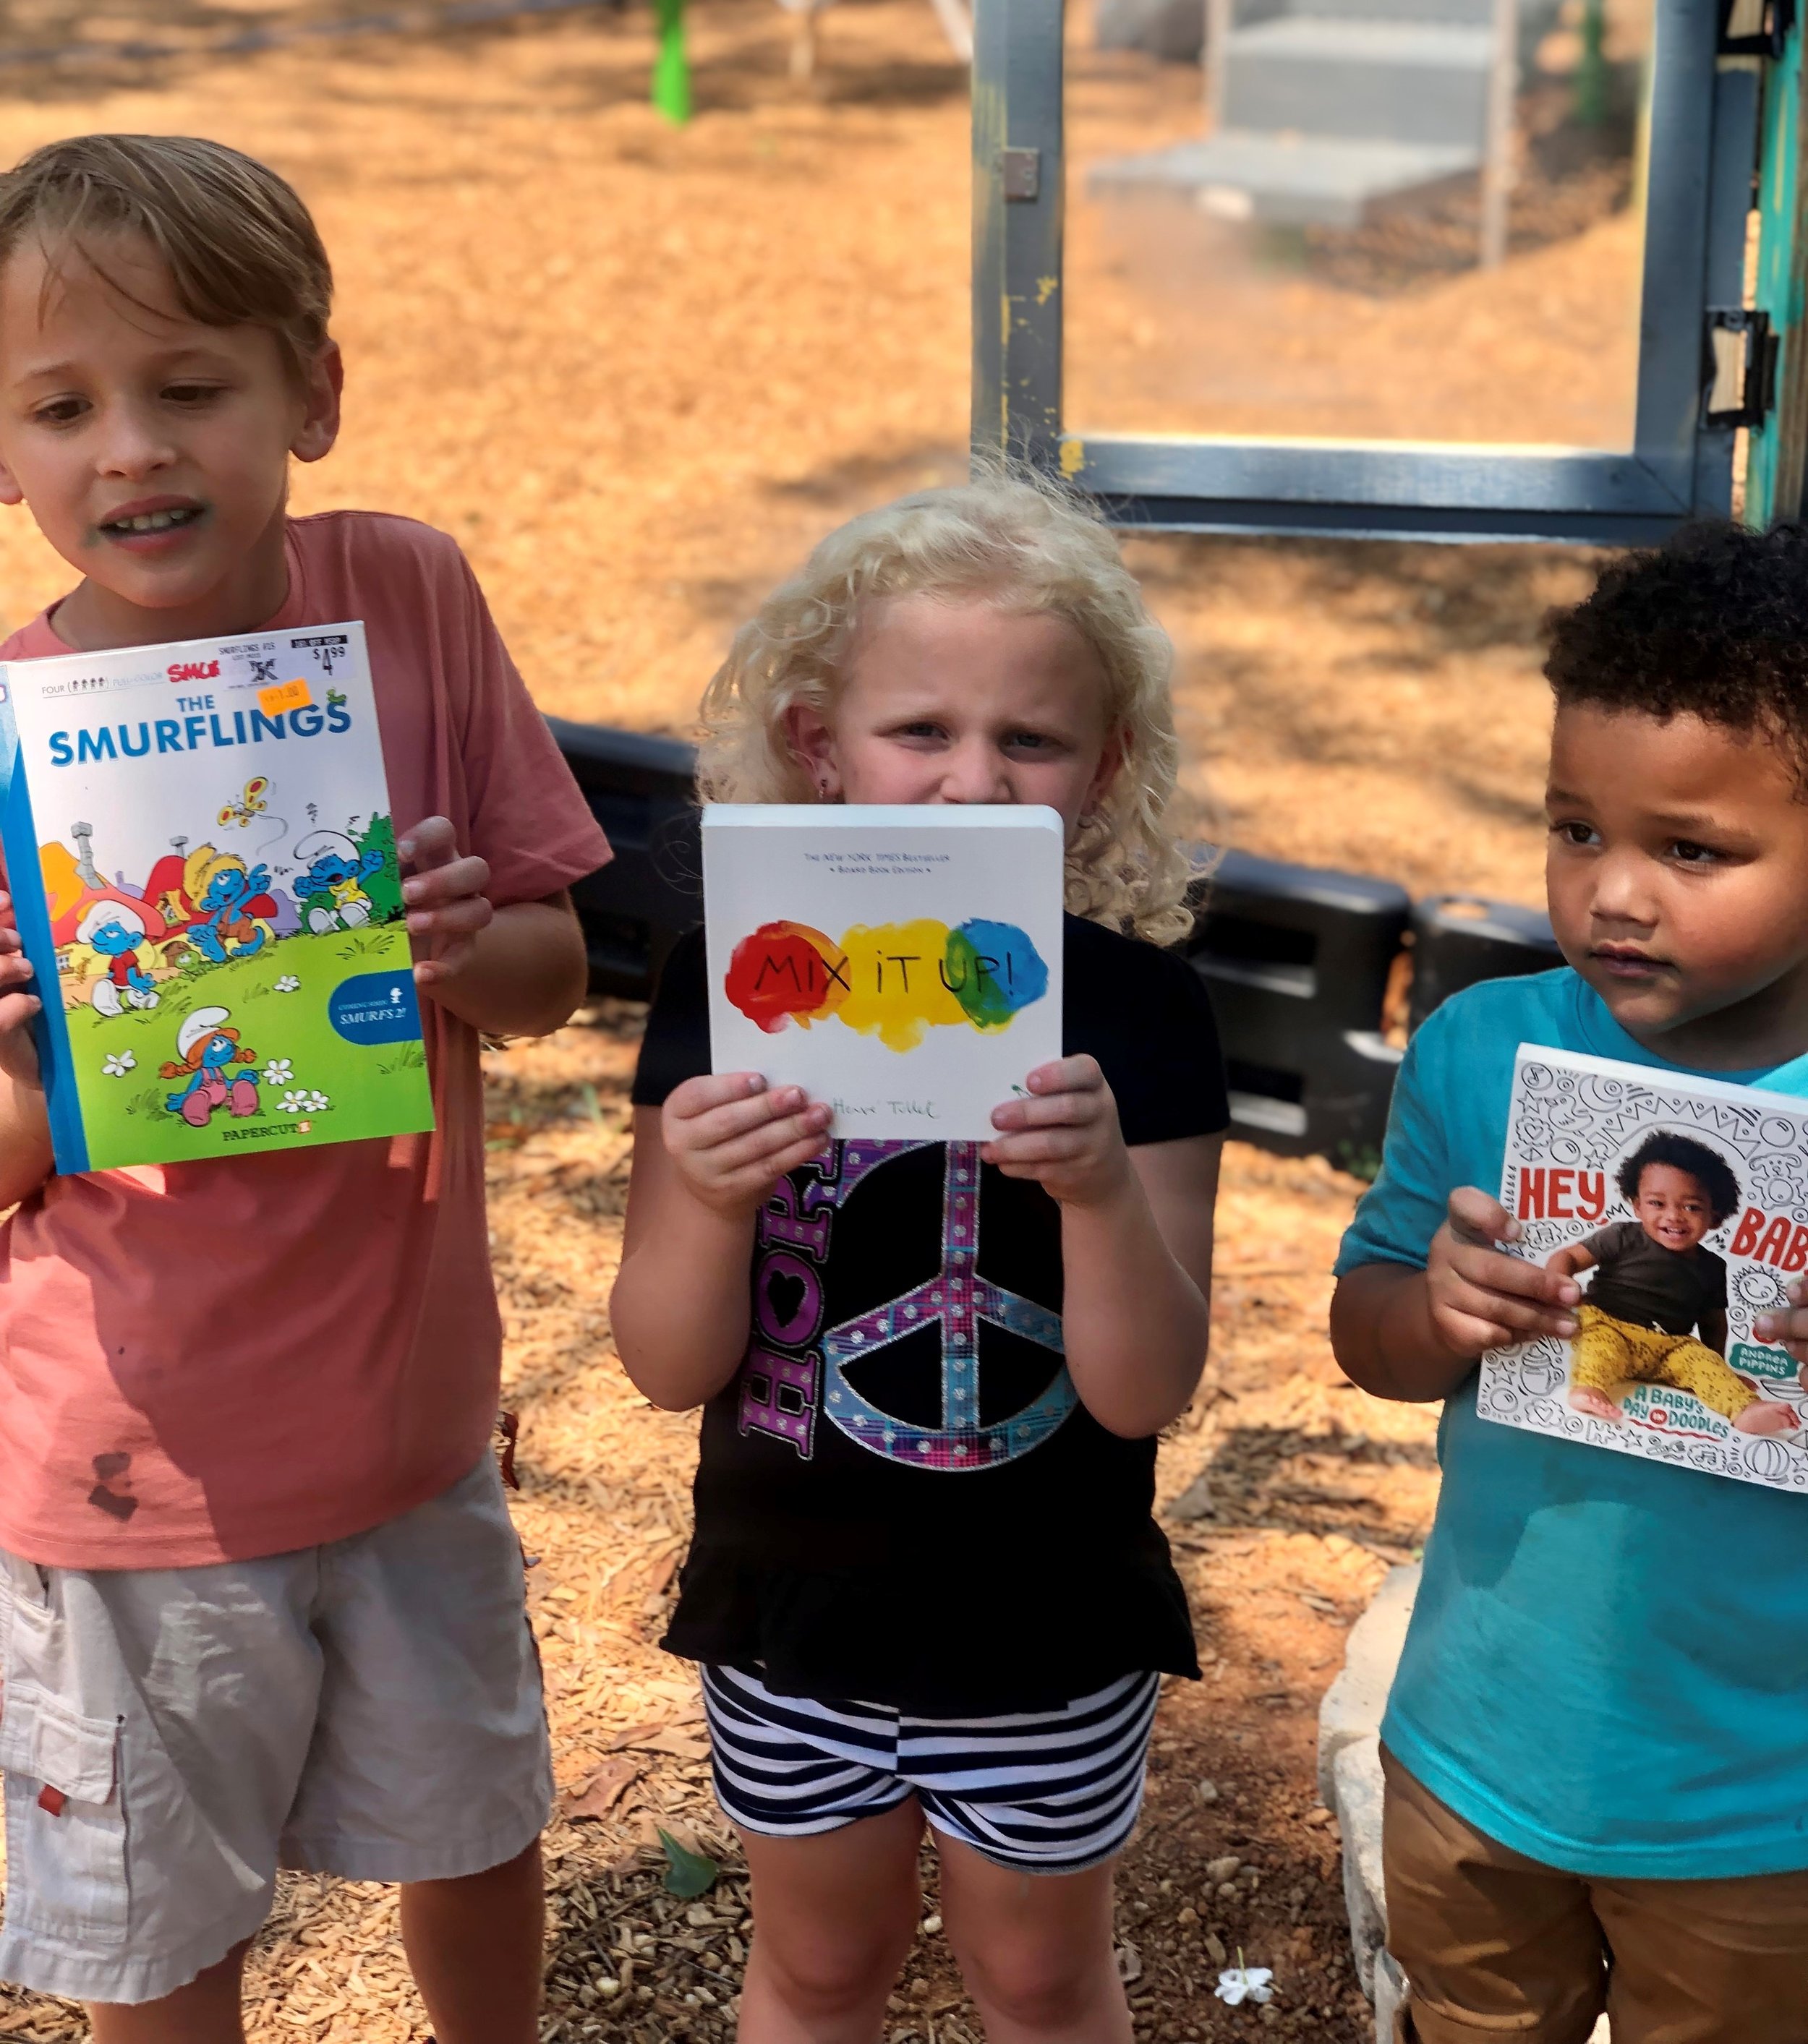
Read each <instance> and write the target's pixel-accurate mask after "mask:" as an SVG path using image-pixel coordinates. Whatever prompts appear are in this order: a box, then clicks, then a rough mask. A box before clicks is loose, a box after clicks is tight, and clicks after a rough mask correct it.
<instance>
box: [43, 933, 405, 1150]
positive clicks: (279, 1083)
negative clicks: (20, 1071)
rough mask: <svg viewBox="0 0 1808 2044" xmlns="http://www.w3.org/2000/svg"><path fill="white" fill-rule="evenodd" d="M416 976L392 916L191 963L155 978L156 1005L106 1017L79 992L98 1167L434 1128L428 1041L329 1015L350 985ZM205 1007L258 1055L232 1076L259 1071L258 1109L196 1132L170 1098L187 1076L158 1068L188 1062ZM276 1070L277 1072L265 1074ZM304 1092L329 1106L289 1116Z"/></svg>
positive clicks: (78, 1070)
mask: <svg viewBox="0 0 1808 2044" xmlns="http://www.w3.org/2000/svg"><path fill="white" fill-rule="evenodd" d="M411 970H412V962H411V959H410V952H409V947H408V933H407V932H406V929H405V928H403V927H402V924H400V923H399V922H396V923H392V924H387V925H383V926H380V927H378V928H365V929H362V930H357V931H333V932H329V933H328V934H326V935H325V936H313V935H308V934H298V935H296V936H290V937H284V938H282V939H279V940H278V941H277V942H275V943H270V944H267V945H265V947H264V949H263V950H262V951H259V952H257V953H256V955H254V956H252V957H250V958H244V959H228V960H227V961H226V962H225V964H223V965H203V964H200V963H198V962H190V965H189V966H187V967H185V969H184V970H183V971H181V972H179V973H178V974H176V975H175V977H173V978H169V979H163V980H160V981H159V982H157V993H158V1003H157V1005H156V1007H155V1008H152V1009H133V1008H129V1009H126V1010H125V1012H124V1013H123V1014H121V1015H117V1016H104V1015H102V1014H100V1013H99V1012H98V1011H97V1010H96V1009H94V1008H93V1007H92V1006H90V1005H89V1004H88V1002H87V1001H86V1000H83V1001H82V1002H81V1003H80V1004H79V1005H78V1006H76V1007H75V1008H72V1009H70V1010H69V1011H68V1012H67V1017H66V1020H67V1023H68V1027H69V1047H70V1051H71V1060H72V1062H73V1064H74V1066H75V1075H76V1090H77V1092H78V1093H79V1095H80V1097H81V1101H82V1116H83V1122H84V1123H85V1124H86V1126H87V1135H88V1161H89V1164H90V1168H92V1169H94V1170H104V1169H105V1168H106V1166H109V1165H110V1164H174V1163H183V1162H190V1161H192V1160H194V1159H195V1158H203V1157H244V1156H254V1155H257V1154H258V1153H259V1152H260V1151H271V1150H294V1149H306V1148H310V1147H313V1146H314V1145H315V1144H317V1143H340V1142H344V1141H346V1140H348V1139H352V1138H356V1137H360V1136H371V1135H396V1134H399V1133H401V1132H403V1131H407V1130H411V1129H422V1128H431V1127H432V1125H433V1105H432V1097H431V1093H430V1090H429V1085H428V1078H427V1068H426V1058H425V1055H424V1054H423V1052H422V1051H421V1046H420V1045H419V1044H418V1043H348V1042H347V1040H346V1039H344V1037H343V1036H341V1035H340V1034H339V1032H337V1030H336V1029H335V1028H333V1024H332V1022H331V1021H330V1020H329V1003H330V1001H331V998H332V995H333V989H335V988H336V987H337V986H338V985H340V982H342V981H344V980H347V979H350V978H353V977H354V976H355V975H357V974H364V973H382V972H393V973H394V974H396V975H397V978H398V984H400V983H401V982H402V978H403V976H405V975H406V974H409V973H410V971H411ZM290 979H293V980H294V981H295V982H297V984H296V985H294V987H293V988H292V989H290V988H288V987H287V986H279V984H278V982H286V981H287V980H290ZM200 1008H225V1009H229V1010H230V1011H231V1012H230V1013H229V1015H228V1016H227V1019H226V1021H225V1024H224V1026H225V1028H230V1029H236V1030H237V1032H238V1035H239V1042H240V1046H241V1047H244V1048H247V1049H250V1050H252V1051H256V1053H257V1057H256V1063H255V1064H252V1065H235V1066H233V1067H232V1068H231V1074H229V1075H233V1076H236V1075H237V1074H240V1073H245V1074H248V1073H251V1072H253V1071H255V1072H256V1073H257V1074H259V1075H260V1082H259V1085H258V1094H259V1105H258V1112H256V1114H255V1115H251V1116H245V1117H244V1118H243V1119H235V1118H234V1117H233V1116H231V1115H230V1114H229V1113H228V1112H226V1110H225V1108H217V1109H216V1110H215V1111H214V1113H213V1119H212V1120H211V1121H210V1123H209V1124H208V1125H207V1127H206V1128H190V1125H189V1124H187V1122H186V1121H184V1120H183V1119H182V1117H181V1116H179V1115H177V1114H172V1113H171V1112H169V1111H168V1109H167V1107H166V1106H165V1105H164V1102H165V1101H167V1099H168V1097H169V1096H170V1095H171V1093H180V1092H181V1091H182V1090H183V1087H184V1086H185V1085H187V1078H186V1077H184V1078H174V1079H166V1078H162V1077H160V1074H159V1070H158V1068H159V1067H160V1066H162V1065H163V1064H165V1063H170V1064H174V1063H176V1062H179V1059H178V1058H177V1054H176V1033H177V1032H178V1030H179V1028H181V1026H182V1024H183V1022H184V1021H185V1020H187V1017H188V1016H190V1014H192V1013H193V1012H194V1011H195V1010H196V1009H200ZM128 1056H129V1058H130V1061H131V1062H130V1063H129V1065H128V1064H125V1059H126V1058H127V1057H128ZM109 1061H111V1062H113V1066H115V1070H113V1071H111V1072H110V1071H109V1070H107V1065H108V1062H109ZM272 1065H275V1066H277V1068H278V1073H279V1076H278V1078H276V1079H275V1080H271V1079H267V1078H264V1077H263V1076H262V1075H263V1074H264V1073H265V1071H266V1070H267V1069H268V1068H269V1067H270V1066H272ZM121 1066H123V1069H120V1067H121ZM284 1066H287V1071H286V1072H285V1071H284V1070H283V1067H284ZM301 1093H307V1094H310V1095H312V1094H315V1093H324V1094H325V1096H326V1098H327V1100H328V1101H329V1103H330V1105H328V1106H327V1107H325V1108H315V1107H314V1106H312V1105H303V1106H301V1107H299V1108H293V1109H292V1110H285V1108H283V1105H282V1103H283V1101H284V1099H285V1097H288V1098H290V1099H291V1100H293V1099H294V1097H296V1096H298V1095H299V1094H301Z"/></svg>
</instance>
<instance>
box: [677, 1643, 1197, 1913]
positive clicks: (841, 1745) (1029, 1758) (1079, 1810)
mask: <svg viewBox="0 0 1808 2044" xmlns="http://www.w3.org/2000/svg"><path fill="white" fill-rule="evenodd" d="M1160 1688H1161V1677H1160V1676H1159V1675H1153V1674H1151V1675H1125V1676H1122V1677H1120V1678H1119V1679H1118V1680H1117V1681H1115V1682H1113V1683H1111V1684H1110V1685H1108V1686H1107V1687H1106V1688H1105V1689H1100V1690H1098V1692H1096V1693H1095V1694H1094V1695H1092V1696H1082V1697H1080V1698H1079V1700H1077V1701H1075V1702H1074V1703H1071V1704H1065V1705H1064V1706H1063V1707H1062V1708H1060V1709H1058V1710H1052V1711H1028V1712H1018V1713H1015V1714H1014V1715H1010V1716H1008V1717H983V1718H923V1717H913V1716H911V1715H909V1714H908V1713H907V1712H902V1711H897V1710H894V1709H892V1708H891V1706H890V1705H889V1704H856V1703H841V1702H837V1703H818V1702H816V1701H815V1700H813V1699H811V1698H809V1697H804V1696H775V1695H774V1693H773V1692H771V1690H770V1689H767V1687H766V1685H765V1684H764V1682H762V1681H760V1678H759V1677H758V1676H757V1675H756V1674H755V1673H752V1672H751V1671H750V1670H748V1669H744V1668H721V1667H706V1668H705V1669H704V1670H703V1703H704V1708H705V1709H706V1711H707V1712H708V1714H709V1719H710V1746H711V1758H712V1761H713V1763H714V1771H715V1781H716V1797H717V1800H718V1801H719V1802H720V1803H721V1806H722V1808H723V1809H724V1810H725V1811H726V1812H727V1813H728V1815H729V1817H730V1818H731V1819H733V1821H734V1822H735V1823H737V1824H739V1825H741V1826H742V1827H744V1829H746V1830H748V1831H752V1832H754V1833H756V1835H760V1836H762V1837H765V1838H807V1837H809V1836H810V1835H812V1834H814V1833H816V1832H821V1831H839V1830H840V1829H841V1827H842V1826H843V1825H844V1824H851V1823H855V1822H856V1820H857V1819H860V1818H862V1817H874V1816H877V1815H879V1814H880V1813H881V1812H883V1811H886V1810H894V1809H896V1808H897V1807H898V1804H900V1803H902V1802H905V1801H906V1800H908V1799H909V1798H910V1796H915V1797H916V1799H917V1802H918V1803H919V1804H921V1806H922V1811H923V1814H924V1815H925V1817H927V1818H928V1819H929V1823H931V1824H932V1825H933V1827H934V1828H935V1829H936V1830H937V1831H939V1832H941V1833H943V1834H944V1835H945V1836H947V1837H948V1838H958V1839H959V1840H960V1842H961V1843H962V1844H963V1845H967V1846H971V1847H972V1848H973V1850H975V1852H977V1853H981V1854H983V1855H984V1856H985V1857H986V1858H987V1859H989V1860H991V1861H994V1863H995V1864H996V1865H999V1866H1007V1867H1010V1868H1011V1869H1014V1871H1016V1872H1017V1873H1080V1872H1082V1871H1083V1869H1086V1868H1087V1867H1091V1866H1097V1865H1100V1864H1101V1863H1102V1861H1106V1860H1108V1859H1110V1858H1111V1857H1112V1856H1113V1855H1114V1854H1116V1853H1118V1852H1121V1850H1123V1848H1124V1846H1125V1843H1126V1842H1128V1840H1129V1835H1130V1834H1131V1832H1132V1831H1134V1830H1135V1828H1136V1823H1137V1813H1138V1812H1139V1811H1140V1810H1141V1808H1142V1800H1143V1770H1144V1764H1145V1762H1146V1761H1147V1758H1148V1735H1149V1727H1150V1725H1151V1724H1152V1723H1153V1722H1154V1719H1155V1704H1156V1696H1157V1694H1158V1693H1159V1692H1160Z"/></svg>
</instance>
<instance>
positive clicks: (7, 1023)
mask: <svg viewBox="0 0 1808 2044" xmlns="http://www.w3.org/2000/svg"><path fill="white" fill-rule="evenodd" d="M31 979H32V966H31V960H30V959H28V958H27V957H26V956H25V945H24V943H22V942H21V939H20V936H19V932H18V929H17V926H16V925H15V924H14V922H13V897H12V896H11V895H10V894H7V893H0V1071H4V1072H5V1073H6V1076H7V1077H8V1078H12V1079H16V1080H17V1082H19V1084H20V1085H28V1086H41V1085H43V1084H44V1079H43V1076H42V1074H40V1071H39V1070H38V1063H37V1043H36V1042H35V1041H34V1040H33V1036H32V1021H33V1017H34V1016H36V1015H37V1012H38V1010H39V1009H40V1008H42V1007H43V1005H44V1003H43V1002H42V1001H40V1000H39V998H38V997H37V995H36V994H35V993H32V992H31V991H30V985H31Z"/></svg>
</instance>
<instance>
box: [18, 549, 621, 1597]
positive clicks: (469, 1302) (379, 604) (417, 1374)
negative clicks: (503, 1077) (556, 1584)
mask: <svg viewBox="0 0 1808 2044" xmlns="http://www.w3.org/2000/svg"><path fill="white" fill-rule="evenodd" d="M342 618H362V619H363V620H364V626H365V629H366V632H367V634H368V638H369V645H370V657H371V675H372V678H373V680H374V683H375V690H376V698H377V711H378V722H379V726H380V728H381V730H382V733H383V760H384V764H385V766H386V767H387V770H388V774H389V787H390V801H391V805H392V808H393V810H394V817H395V827H396V835H397V836H398V837H401V836H403V835H405V834H406V832H408V831H409V830H410V829H411V828H413V827H414V824H416V823H417V822H418V821H419V820H421V817H423V816H434V815H440V816H449V817H450V818H451V819H452V824H453V827H454V828H455V829H456V832H457V834H458V842H459V845H460V849H461V850H469V851H475V852H476V853H479V855H481V856H482V857H483V858H484V859H487V860H488V861H489V862H490V898H491V899H492V900H493V901H494V902H496V904H497V905H498V906H501V905H504V904H506V903H509V902H514V901H533V900H537V899H538V898H540V897H542V896H544V895H548V894H552V893H556V892H557V891H558V890H559V889H560V888H562V887H564V886H568V885H569V884H570V883H571V882H573V881H575V880H577V879H579V878H582V877H583V875H584V874H587V873H590V872H593V871H594V870H595V869H596V867H598V866H600V865H602V863H603V862H604V860H605V859H607V858H608V856H609V847H608V844H607V843H606V840H605V839H604V837H603V835H602V832H601V831H600V830H599V829H598V828H597V825H596V824H595V822H594V820H593V818H592V817H591V816H590V811H589V809H588V808H587V806H586V805H585V803H584V801H583V797H582V796H581V795H580V794H579V792H578V790H577V788H576V786H575V784H574V782H572V779H571V774H570V773H569V771H568V770H567V768H566V766H565V763H564V761H563V760H562V759H560V756H559V751H558V748H557V747H556V746H555V745H554V743H553V742H552V736H551V734H550V733H549V732H548V730H547V728H546V726H545V724H544V722H543V720H541V718H540V715H539V713H538V712H537V711H536V709H534V706H533V701H532V700H531V698H530V697H529V695H528V693H527V690H526V689H525V686H523V685H522V682H521V677H520V676H519V675H518V674H517V673H516V671H515V669H514V665H513V663H511V662H510V659H509V656H508V654H507V652H506V650H505V648H504V647H503V645H502V640H501V639H500V637H499V636H498V634H497V631H496V628H495V626H494V623H493V622H492V621H491V620H490V613H489V610H488V608H487V605H485V603H484V601H483V592H482V591H481V590H479V587H478V586H477V582H476V579H475V577H474V576H473V575H472V574H471V570H470V568H469V567H467V564H466V563H465V560H464V555H462V554H461V553H460V551H459V549H458V547H457V545H456V543H455V542H454V541H452V540H450V539H448V537H447V536H445V535H444V533H442V532H435V531H433V529H432V528H431V527H429V526H426V525H417V524H414V523H413V522H412V521H410V520H408V519H405V518H388V517H377V516H375V515H372V514H371V513H365V512H333V513H328V514H327V515H325V517H316V518H299V519H295V520H293V521H291V522H290V527H289V597H288V601H287V602H286V603H285V604H284V605H283V608H282V609H281V610H280V611H279V612H278V613H277V614H276V616H275V617H273V618H271V619H270V620H269V621H268V624H267V628H268V629H271V630H275V629H277V628H288V627H290V626H295V625H303V624H331V623H333V622H335V621H338V620H340V619H342ZM69 650H70V649H69V648H68V647H66V646H65V645H64V644H63V642H62V641H61V640H60V639H59V638H58V637H57V636H56V632H55V631H54V630H53V629H52V626H51V624H50V622H49V613H45V615H44V617H38V618H36V619H34V620H33V621H32V623H30V624H28V625H26V626H25V628H23V629H22V630H21V631H19V632H15V633H14V634H13V636H12V637H11V638H10V639H9V640H7V641H6V644H5V646H4V647H0V659H32V658H33V657H35V656H37V655H44V654H52V653H65V652H67V651H69ZM421 1017H422V1026H423V1028H424V1030H425V1035H426V1040H427V1057H428V1063H429V1067H430V1069H431V1071H432V1074H433V1100H434V1109H435V1114H436V1118H437V1123H438V1128H437V1132H436V1133H434V1134H433V1135H398V1136H394V1137H391V1138H388V1139H376V1140H374V1141H370V1142H364V1143H340V1144H338V1145H336V1146H334V1147H332V1148H330V1149H323V1150H310V1151H289V1152H282V1151H277V1152H274V1153H269V1154H260V1155H255V1156H248V1157H245V1158H221V1159H218V1160H217V1161H211V1162H206V1163H195V1164H168V1165H161V1166H144V1167H141V1168H140V1169H137V1170H121V1171H90V1172H84V1173H82V1174H79V1175H76V1176H73V1177H69V1178H52V1179H51V1180H50V1181H48V1183H47V1184H46V1185H44V1187H43V1189H41V1191H40V1192H38V1193H34V1194H33V1196H32V1197H31V1198H29V1199H28V1200H27V1201H25V1203H24V1204H23V1205H22V1206H21V1207H20V1208H19V1209H18V1211H17V1213H16V1214H15V1215H14V1216H13V1218H12V1220H10V1222H9V1223H8V1224H6V1228H5V1229H4V1231H0V1546H4V1547H6V1548H7V1549H10V1550H11V1551H12V1552H13V1553H14V1554H20V1555H22V1556H24V1557H25V1558H26V1559H28V1560H29V1561H33V1562H40V1563H42V1564H44V1566H50V1567H61V1568H80V1569H149V1568H176V1567H188V1566H194V1565H196V1564H198V1563H204V1562H218V1561H221V1560H226V1559H244V1558H250V1557H253V1556H256V1555H261V1554H281V1553H283V1552H286V1551H287V1550H290V1549H291V1548H296V1547H306V1546H314V1545H315V1544H316V1543H319V1542H322V1541H327V1540H334V1539H341V1538H343V1537H344V1536H345V1535H349V1534H352V1533H357V1532H362V1531H365V1530H366V1529H367V1528H368V1527H372V1526H375V1525H379V1524H381V1523H383V1521H384V1520H387V1519H392V1518H394V1517H395V1516H398V1514H399V1513H402V1512H407V1511H410V1510H411V1509H412V1508H414V1506H415V1505H417V1504H421V1503H423V1502H424V1501H425V1500H427V1499H428V1498H429V1497H432V1496H435V1495H436V1494H437V1493H438V1492H440V1491H441V1490H443V1489H445V1488H447V1486H448V1485H451V1484H452V1483H453V1482H455V1481H456V1480H457V1478H458V1477H460V1476H461V1475H462V1474H463V1473H464V1471H465V1470H467V1469H468V1468H469V1467H470V1466H471V1464H472V1463H473V1462H475V1461H476V1459H477V1458H478V1456H479V1454H480V1453H481V1452H482V1450H483V1446H484V1443H485V1442H486V1440H487V1439H488V1437H489V1435H490V1428H491V1427H492V1425H493V1424H494V1420H495V1415H496V1402H497V1394H498V1368H499V1363H500V1358H501V1351H502V1335H501V1324H500V1321H499V1319H498V1314H497V1311H496V1301H495V1293H494V1289H493V1287H492V1285H491V1283H490V1258H489V1244H488V1235H487V1229H486V1226H485V1221H484V1211H483V1087H482V1078H481V1074H480V1071H479V1062H478V1041H477V1036H476V1032H475V1031H474V1030H472V1029H471V1028H468V1027H467V1025H466V1024H464V1023H463V1022H460V1021H458V1020H456V1019H455V1018H454V1017H453V1016H451V1015H449V1014H448V1012H446V1011H445V1010H444V1009H443V1008H441V1007H440V1006H439V1005H437V1003H436V1002H434V1001H431V1000H423V1001H422V1002H421Z"/></svg>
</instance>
